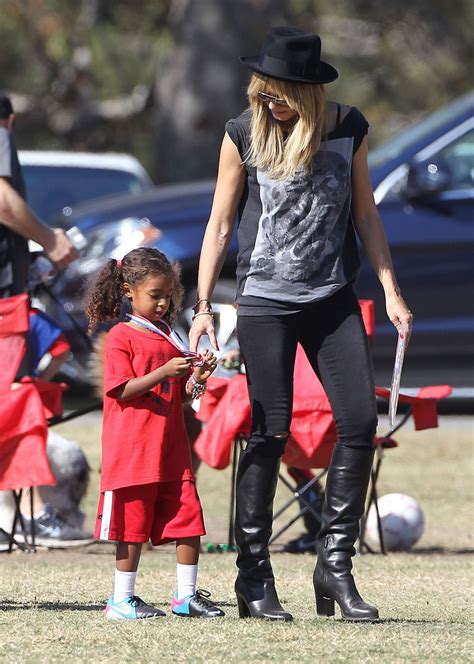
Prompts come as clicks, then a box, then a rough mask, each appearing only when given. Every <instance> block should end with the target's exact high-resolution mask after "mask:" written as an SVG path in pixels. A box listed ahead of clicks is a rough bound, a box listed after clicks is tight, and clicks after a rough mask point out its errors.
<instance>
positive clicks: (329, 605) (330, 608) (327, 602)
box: [316, 590, 334, 618]
mask: <svg viewBox="0 0 474 664" xmlns="http://www.w3.org/2000/svg"><path fill="white" fill-rule="evenodd" d="M316 612H317V614H318V616H325V617H326V618H329V617H330V616H333V615H334V600H333V599H331V598H330V597H325V595H324V594H323V593H321V592H319V591H318V590H317V591H316Z"/></svg>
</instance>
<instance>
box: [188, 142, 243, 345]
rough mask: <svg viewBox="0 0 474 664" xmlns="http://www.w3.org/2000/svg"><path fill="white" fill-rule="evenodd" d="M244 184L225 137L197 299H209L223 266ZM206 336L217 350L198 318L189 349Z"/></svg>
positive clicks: (205, 319)
mask: <svg viewBox="0 0 474 664" xmlns="http://www.w3.org/2000/svg"><path fill="white" fill-rule="evenodd" d="M244 185H245V170H244V166H243V164H242V160H241V157H240V154H239V151H238V150H237V147H236V146H235V144H234V143H233V142H232V140H231V138H230V137H229V136H228V134H226V135H225V136H224V140H223V141H222V147H221V154H220V160H219V173H218V176H217V184H216V190H215V193H214V200H213V203H212V209H211V214H210V217H209V221H208V224H207V227H206V232H205V235H204V240H203V243H202V248H201V257H200V260H199V276H198V300H201V299H206V300H210V299H211V297H212V293H213V291H214V288H215V285H216V282H217V279H218V277H219V274H220V271H221V269H222V265H223V264H224V260H225V256H226V253H227V249H228V247H229V243H230V240H231V238H232V231H233V228H234V223H235V215H236V212H237V207H238V204H239V201H240V198H241V196H242V192H243V190H244ZM207 308H208V306H207V303H206V302H201V303H200V305H199V308H198V311H206V309H207ZM203 335H208V336H209V339H210V341H211V343H212V345H213V347H214V348H215V349H216V350H218V345H217V340H216V337H215V333H214V325H213V320H212V317H211V316H198V317H197V318H196V319H195V320H194V322H193V325H192V327H191V330H190V333H189V341H190V347H191V349H192V350H196V348H197V346H198V343H199V339H200V337H201V336H203Z"/></svg>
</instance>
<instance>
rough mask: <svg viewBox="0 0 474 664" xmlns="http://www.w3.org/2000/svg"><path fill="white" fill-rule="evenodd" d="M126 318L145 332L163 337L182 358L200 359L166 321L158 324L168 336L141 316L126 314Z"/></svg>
mask: <svg viewBox="0 0 474 664" xmlns="http://www.w3.org/2000/svg"><path fill="white" fill-rule="evenodd" d="M126 316H127V318H129V319H130V320H131V321H132V323H135V324H136V325H141V326H142V327H146V328H147V330H150V332H155V334H159V335H161V336H162V337H164V338H165V339H166V340H167V341H169V343H170V344H171V345H172V346H174V347H175V348H177V349H178V350H179V351H180V352H181V354H182V355H183V356H184V357H195V358H200V357H201V356H200V354H199V353H195V352H194V351H193V350H189V348H187V347H186V344H185V343H184V341H183V340H182V339H181V337H180V336H179V334H178V333H177V332H176V331H175V330H173V329H172V328H171V327H170V326H169V325H168V323H167V322H166V321H164V320H161V321H160V323H161V324H162V325H164V326H165V327H166V329H167V330H168V333H169V334H165V332H163V331H162V330H160V329H159V328H158V327H157V326H156V325H154V324H153V323H152V322H151V321H149V320H148V319H147V318H144V317H143V316H139V315H138V314H126ZM195 366H199V365H195Z"/></svg>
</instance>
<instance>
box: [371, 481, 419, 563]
mask: <svg viewBox="0 0 474 664" xmlns="http://www.w3.org/2000/svg"><path fill="white" fill-rule="evenodd" d="M377 502H378V506H379V513H380V519H381V522H382V532H383V540H384V544H385V549H386V551H408V550H409V549H411V547H412V546H413V545H414V544H416V542H418V540H419V539H420V537H421V535H422V534H423V530H424V527H425V518H424V515H423V510H422V509H421V507H420V505H419V504H418V503H417V501H416V500H415V499H414V498H412V497H411V496H406V495H405V494H403V493H387V495H385V496H382V497H381V498H379V500H378V501H377ZM365 541H366V542H367V544H368V545H369V546H370V548H373V549H377V548H379V547H380V541H379V531H378V527H377V512H376V511H375V505H372V506H371V507H370V510H369V514H368V516H367V521H366V524H365Z"/></svg>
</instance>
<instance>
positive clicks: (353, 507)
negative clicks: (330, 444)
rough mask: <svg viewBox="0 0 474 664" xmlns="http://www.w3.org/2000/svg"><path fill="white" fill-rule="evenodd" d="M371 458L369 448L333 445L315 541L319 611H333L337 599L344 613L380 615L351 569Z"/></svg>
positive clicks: (366, 616)
mask: <svg viewBox="0 0 474 664" xmlns="http://www.w3.org/2000/svg"><path fill="white" fill-rule="evenodd" d="M373 457H374V451H373V449H370V448H360V447H349V446H347V445H341V444H340V443H338V444H336V445H335V447H334V452H333V456H332V460H331V465H330V467H329V472H328V477H327V482H326V495H325V500H324V506H323V510H322V519H321V521H322V526H321V530H320V532H319V534H318V537H317V542H316V549H317V553H318V561H317V564H316V569H315V570H314V577H313V580H314V586H315V591H316V605H317V611H318V614H319V615H334V601H336V602H337V603H338V604H339V607H340V609H341V614H342V617H343V618H346V619H348V620H377V619H378V611H377V609H376V608H375V607H373V606H371V605H370V604H367V603H366V602H364V601H363V600H362V598H361V596H360V595H359V593H358V591H357V588H356V585H355V582H354V578H353V576H352V574H351V569H352V556H353V555H354V554H355V548H354V543H355V541H356V539H357V537H358V535H359V528H360V519H361V517H362V514H363V512H364V506H365V497H366V493H367V487H368V483H369V478H370V471H371V468H372V462H373Z"/></svg>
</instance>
